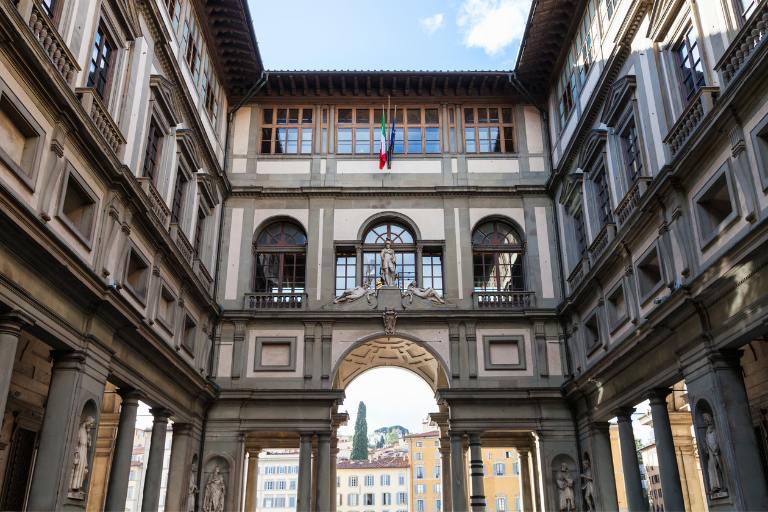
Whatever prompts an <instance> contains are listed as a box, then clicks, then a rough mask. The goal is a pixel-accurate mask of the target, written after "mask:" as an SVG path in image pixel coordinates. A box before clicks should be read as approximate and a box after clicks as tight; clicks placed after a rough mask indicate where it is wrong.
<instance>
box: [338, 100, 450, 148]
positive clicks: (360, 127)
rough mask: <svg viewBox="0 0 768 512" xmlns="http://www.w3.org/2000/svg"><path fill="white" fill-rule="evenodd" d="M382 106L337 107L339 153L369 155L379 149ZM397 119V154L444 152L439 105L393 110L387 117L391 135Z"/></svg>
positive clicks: (386, 127)
mask: <svg viewBox="0 0 768 512" xmlns="http://www.w3.org/2000/svg"><path fill="white" fill-rule="evenodd" d="M384 112H385V111H384V110H382V109H379V108H370V107H366V108H339V109H338V110H337V121H336V123H337V128H336V153H338V154H356V155H368V154H377V153H378V152H379V147H380V141H381V116H382V114H383V113H384ZM393 118H394V122H395V143H394V148H393V149H394V152H395V153H396V154H424V153H439V152H440V124H439V114H438V109H437V108H406V109H397V111H395V110H392V111H391V112H390V113H389V114H388V115H387V117H386V118H385V119H384V124H385V131H386V136H387V137H389V135H390V129H391V125H392V119H393Z"/></svg>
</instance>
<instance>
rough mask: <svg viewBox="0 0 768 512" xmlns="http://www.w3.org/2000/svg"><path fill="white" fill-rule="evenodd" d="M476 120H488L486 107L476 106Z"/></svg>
mask: <svg viewBox="0 0 768 512" xmlns="http://www.w3.org/2000/svg"><path fill="white" fill-rule="evenodd" d="M477 122H478V123H487V122H488V109H487V108H478V109H477Z"/></svg>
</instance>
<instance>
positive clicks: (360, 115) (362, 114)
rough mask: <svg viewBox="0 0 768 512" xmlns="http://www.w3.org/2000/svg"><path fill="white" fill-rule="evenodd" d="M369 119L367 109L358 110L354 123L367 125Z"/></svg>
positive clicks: (369, 112) (369, 115) (369, 113)
mask: <svg viewBox="0 0 768 512" xmlns="http://www.w3.org/2000/svg"><path fill="white" fill-rule="evenodd" d="M370 117H371V111H370V110H368V109H367V108H358V109H357V110H356V112H355V122H356V123H365V124H368V123H369V121H370Z"/></svg>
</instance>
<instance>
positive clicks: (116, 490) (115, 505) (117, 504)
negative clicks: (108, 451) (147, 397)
mask: <svg viewBox="0 0 768 512" xmlns="http://www.w3.org/2000/svg"><path fill="white" fill-rule="evenodd" d="M118 394H119V395H120V398H121V399H122V401H121V403H120V419H119V420H118V423H117V437H116V438H115V451H114V452H113V453H112V464H111V465H110V468H109V483H108V484H107V500H106V502H105V503H104V510H106V511H107V512H110V511H120V512H122V511H123V510H125V498H126V497H127V495H128V477H129V476H130V473H131V455H133V434H134V431H135V429H136V411H137V409H138V408H139V394H138V393H137V392H135V391H133V390H123V389H120V390H119V391H118Z"/></svg>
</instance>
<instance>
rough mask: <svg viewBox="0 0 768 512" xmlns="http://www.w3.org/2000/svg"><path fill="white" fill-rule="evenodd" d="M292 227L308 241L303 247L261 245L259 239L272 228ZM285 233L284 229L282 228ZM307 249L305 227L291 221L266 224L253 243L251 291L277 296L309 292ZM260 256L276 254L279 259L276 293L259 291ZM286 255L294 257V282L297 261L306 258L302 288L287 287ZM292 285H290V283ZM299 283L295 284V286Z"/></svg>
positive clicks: (280, 244) (279, 220) (284, 220)
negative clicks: (276, 226)
mask: <svg viewBox="0 0 768 512" xmlns="http://www.w3.org/2000/svg"><path fill="white" fill-rule="evenodd" d="M277 224H281V225H292V226H293V227H295V228H296V229H297V230H298V231H300V232H301V233H302V234H303V236H304V239H305V240H306V241H307V242H305V243H304V244H303V245H299V244H283V243H278V244H274V245H273V244H259V243H258V239H259V238H260V237H261V235H262V234H263V233H264V232H265V231H266V230H267V229H269V228H270V227H272V226H273V225H277ZM281 229H282V230H283V231H284V228H281ZM307 249H308V238H307V234H306V231H305V230H304V227H303V226H302V225H301V224H299V223H297V222H294V221H292V220H289V219H276V220H274V221H272V222H269V223H267V224H264V226H263V228H261V229H260V230H259V231H258V233H257V235H256V237H255V238H254V242H253V272H252V278H251V289H252V290H253V292H254V293H269V294H275V295H282V294H294V293H306V290H307ZM260 254H274V255H277V257H278V270H277V276H275V280H276V283H277V288H278V290H277V291H276V292H273V291H271V290H260V289H257V286H256V280H257V278H258V276H257V268H258V266H259V255H260ZM286 255H293V260H294V263H293V265H292V266H293V270H294V275H293V277H294V281H295V277H296V270H298V268H299V265H298V264H297V263H296V259H297V257H298V256H299V255H303V258H304V282H303V286H302V287H296V286H290V287H286V286H285V284H286V281H285V269H286V261H285V260H286V258H285V257H286ZM264 280H265V284H267V280H266V276H264ZM289 284H290V283H289ZM295 284H297V283H295V282H294V283H293V285H295Z"/></svg>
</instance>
